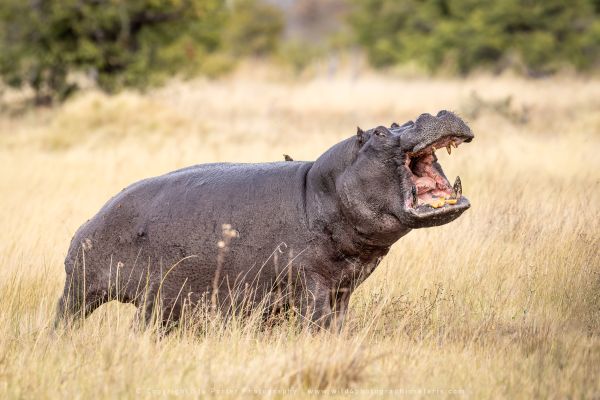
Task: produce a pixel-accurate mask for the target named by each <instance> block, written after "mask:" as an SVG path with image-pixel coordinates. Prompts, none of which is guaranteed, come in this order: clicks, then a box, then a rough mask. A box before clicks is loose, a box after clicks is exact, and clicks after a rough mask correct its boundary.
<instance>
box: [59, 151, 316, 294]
mask: <svg viewBox="0 0 600 400" xmlns="http://www.w3.org/2000/svg"><path fill="white" fill-rule="evenodd" d="M311 165H312V163H305V162H278V163H264V164H229V163H219V164H204V165H197V166H193V167H188V168H184V169H181V170H178V171H174V172H171V173H168V174H165V175H162V176H158V177H154V178H149V179H145V180H142V181H139V182H137V183H134V184H132V185H131V186H129V187H127V188H125V189H123V190H122V191H121V192H120V193H119V194H117V195H116V196H114V197H113V198H112V199H111V200H109V201H108V202H107V203H106V204H105V205H104V206H103V207H102V209H101V210H100V211H99V212H98V213H97V214H96V215H95V216H94V217H93V218H92V219H90V220H89V221H88V222H86V223H85V224H84V225H83V226H82V227H81V228H80V229H79V230H78V231H77V233H76V234H75V236H74V238H73V240H72V243H71V247H70V249H69V254H68V255H67V259H66V260H65V267H66V270H67V274H69V273H70V272H71V271H72V270H73V265H74V263H75V262H76V260H77V259H78V260H79V261H81V262H83V260H82V258H81V257H82V254H84V253H85V257H86V262H85V264H86V267H87V269H88V270H89V271H88V272H89V273H90V274H92V275H94V276H92V277H91V278H90V279H97V280H98V279H99V280H102V279H108V278H109V276H108V275H107V271H109V270H112V269H113V268H116V267H117V266H118V267H119V268H123V271H124V272H125V273H129V274H130V275H133V276H137V275H139V274H138V273H136V272H132V271H133V270H134V269H138V270H139V269H140V268H142V267H144V268H146V269H150V270H156V269H158V268H160V269H164V268H168V267H169V266H172V265H174V264H176V263H181V262H182V260H184V261H185V262H183V263H182V265H181V267H178V272H176V273H174V275H177V274H180V275H181V277H182V278H184V277H185V279H192V280H194V279H196V280H199V281H202V282H203V284H204V283H206V282H205V281H206V280H207V277H208V278H211V277H212V276H213V271H214V268H215V265H216V260H217V256H218V249H219V242H220V241H222V240H223V225H224V224H228V225H230V226H231V228H232V230H235V232H236V236H237V237H236V238H234V239H232V240H231V242H230V248H229V249H228V252H227V266H226V269H228V270H229V272H230V273H232V274H235V275H239V274H240V272H243V271H244V270H245V269H248V268H253V266H256V265H261V264H262V263H264V262H265V261H266V260H267V259H268V258H269V257H270V255H271V254H272V253H273V251H274V250H275V249H276V248H277V247H278V246H279V245H280V244H281V243H285V245H286V246H288V245H289V246H298V247H300V246H302V244H303V242H305V241H306V240H308V238H307V236H306V235H307V230H306V222H305V221H306V216H305V208H304V207H305V195H306V194H305V184H306V174H307V172H308V170H309V169H310V167H311ZM225 272H226V273H227V272H228V271H225Z"/></svg>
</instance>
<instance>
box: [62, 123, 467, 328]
mask: <svg viewBox="0 0 600 400" xmlns="http://www.w3.org/2000/svg"><path fill="white" fill-rule="evenodd" d="M472 139H473V134H472V132H471V130H470V129H469V127H468V126H467V125H466V124H465V123H464V122H463V121H462V120H461V119H460V118H458V117H457V116H456V115H454V114H453V113H451V112H448V111H440V112H439V113H438V114H437V116H432V115H430V114H422V115H421V116H419V117H418V118H417V119H416V121H414V122H413V121H410V122H407V123H405V124H404V125H398V124H392V126H391V127H390V128H386V127H383V126H379V127H377V128H374V129H370V130H367V131H363V130H361V129H360V128H359V129H358V131H357V134H356V135H354V136H353V137H350V138H348V139H346V140H344V141H342V142H340V143H338V144H336V145H334V146H333V147H331V148H330V149H329V150H327V151H326V152H325V153H324V154H323V155H321V156H320V157H319V158H318V159H317V160H316V161H314V162H305V161H282V162H272V163H260V164H233V163H217V164H203V165H196V166H192V167H188V168H184V169H181V170H178V171H175V172H171V173H169V174H166V175H162V176H159V177H154V178H149V179H145V180H142V181H140V182H137V183H134V184H133V185H131V186H129V187H127V188H126V189H124V190H123V191H121V192H120V193H119V194H117V195H116V196H115V197H113V198H112V199H111V200H110V201H108V203H106V204H105V205H104V207H102V209H101V210H100V211H99V212H98V213H97V214H96V215H95V216H94V217H93V218H92V219H90V220H88V221H87V222H86V223H85V224H84V225H83V226H82V227H81V228H79V230H78V231H77V232H76V234H75V236H74V237H73V239H72V241H71V246H70V248H69V251H68V254H67V257H66V259H65V270H66V283H65V287H64V293H63V295H62V297H61V299H60V300H59V303H58V315H57V323H60V322H61V321H63V320H67V321H73V319H74V318H75V317H85V316H87V315H89V314H90V313H91V312H92V311H94V309H96V308H97V307H98V306H100V305H101V304H102V303H104V302H107V301H109V300H113V299H116V300H119V301H121V302H129V303H133V304H134V305H135V306H137V307H138V313H139V314H140V317H141V320H145V321H146V322H149V321H150V320H152V319H153V318H156V317H157V318H158V321H159V322H160V323H161V324H163V325H164V326H167V325H169V326H170V322H174V323H176V322H177V321H179V319H180V318H181V316H182V310H183V309H184V307H186V306H190V307H197V306H199V305H201V304H202V305H208V306H209V307H212V309H213V310H218V311H221V312H225V313H229V312H231V311H232V310H233V311H235V310H240V308H239V306H240V304H243V307H242V308H244V309H245V310H252V309H253V308H254V307H256V306H257V305H258V304H261V306H262V307H265V308H264V310H265V314H271V313H278V312H282V311H285V310H288V311H289V310H294V311H296V312H297V313H298V314H299V315H300V316H301V319H302V320H304V321H307V322H308V323H309V325H311V326H316V327H324V328H330V327H335V328H339V327H340V326H341V324H342V322H343V319H344V315H345V313H346V310H347V308H348V303H349V299H350V295H351V294H352V292H353V291H354V290H355V289H356V287H357V286H358V285H360V284H361V283H362V282H363V281H364V280H365V279H366V278H367V277H368V276H369V275H370V274H371V273H372V272H373V270H374V269H375V268H376V267H377V265H378V264H379V262H380V260H381V258H382V257H383V256H385V255H386V254H387V253H388V251H389V249H390V246H391V245H392V244H393V243H394V242H396V241H397V240H398V239H399V238H400V237H402V236H404V235H405V234H407V233H408V232H409V231H410V230H411V229H415V228H423V227H431V226H437V225H442V224H446V223H448V222H451V221H453V220H454V219H456V218H458V217H459V216H460V215H461V214H462V213H463V212H464V211H465V210H466V209H468V208H469V206H470V204H469V201H468V200H467V199H466V198H465V197H464V196H462V188H461V183H460V179H459V178H457V179H456V182H455V183H454V185H451V184H450V182H449V181H448V179H447V178H446V176H445V175H444V173H443V171H442V169H441V167H440V165H439V164H438V162H437V158H436V156H435V150H436V149H440V148H446V149H447V151H448V152H450V151H451V149H452V147H456V146H458V145H459V144H461V143H463V142H470V141H471V140H472ZM290 160H291V158H290ZM236 307H238V308H236ZM156 310H160V312H158V313H157V312H156Z"/></svg>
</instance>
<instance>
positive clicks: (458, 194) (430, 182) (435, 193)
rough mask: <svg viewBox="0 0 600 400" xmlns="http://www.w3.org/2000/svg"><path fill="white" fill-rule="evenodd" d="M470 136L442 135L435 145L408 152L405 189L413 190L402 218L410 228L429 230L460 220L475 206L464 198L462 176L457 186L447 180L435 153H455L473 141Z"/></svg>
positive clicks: (458, 178)
mask: <svg viewBox="0 0 600 400" xmlns="http://www.w3.org/2000/svg"><path fill="white" fill-rule="evenodd" d="M470 141H471V138H470V137H461V136H458V135H447V136H442V137H441V138H439V139H437V140H436V141H434V142H433V143H426V144H423V143H420V144H419V145H418V146H415V148H418V150H417V151H412V152H411V151H409V152H406V156H405V161H404V165H403V168H404V169H405V171H406V172H408V173H407V174H403V175H404V176H405V178H404V180H405V182H404V185H403V186H404V187H407V188H410V191H408V192H405V194H404V210H403V213H402V214H403V215H402V218H400V219H401V220H402V221H403V222H404V223H405V225H407V226H408V227H410V228H425V227H431V226H438V225H443V224H447V223H448V222H451V221H453V220H455V219H456V218H458V217H459V216H460V215H461V214H462V213H463V212H464V211H465V210H467V209H468V208H469V207H470V206H471V204H470V203H469V200H468V199H467V198H466V197H464V196H463V195H462V183H461V180H460V177H458V176H457V177H456V180H455V182H454V184H453V185H450V182H449V181H448V179H447V178H446V175H445V174H444V172H443V170H442V167H441V166H440V164H439V163H438V162H437V157H436V155H435V150H437V149H440V148H446V150H447V151H448V154H451V152H452V148H453V147H455V148H456V147H458V146H459V145H460V144H461V143H463V142H470Z"/></svg>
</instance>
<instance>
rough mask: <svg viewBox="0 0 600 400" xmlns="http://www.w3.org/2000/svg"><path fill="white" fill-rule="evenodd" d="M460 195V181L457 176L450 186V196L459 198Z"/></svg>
mask: <svg viewBox="0 0 600 400" xmlns="http://www.w3.org/2000/svg"><path fill="white" fill-rule="evenodd" d="M460 196H462V183H461V181H460V176H457V177H456V179H455V180H454V185H453V186H452V198H454V199H460Z"/></svg>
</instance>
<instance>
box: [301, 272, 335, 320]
mask: <svg viewBox="0 0 600 400" xmlns="http://www.w3.org/2000/svg"><path fill="white" fill-rule="evenodd" d="M298 298H299V299H300V302H299V312H300V315H301V317H302V320H303V322H304V323H306V324H308V325H309V327H310V329H320V328H325V329H327V328H329V326H330V324H331V318H332V303H331V288H330V287H329V285H327V284H326V282H325V280H324V279H323V278H322V277H321V276H319V275H317V274H314V275H307V276H306V277H305V282H304V284H303V285H302V288H301V290H300V293H298Z"/></svg>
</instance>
